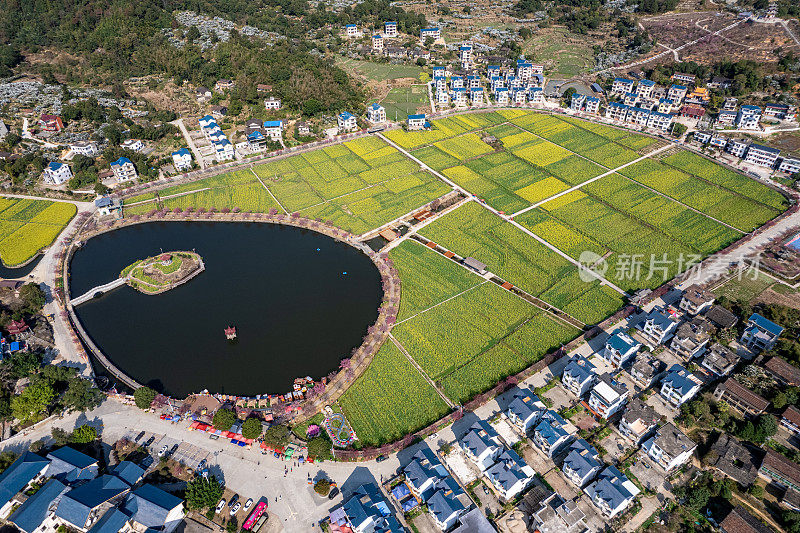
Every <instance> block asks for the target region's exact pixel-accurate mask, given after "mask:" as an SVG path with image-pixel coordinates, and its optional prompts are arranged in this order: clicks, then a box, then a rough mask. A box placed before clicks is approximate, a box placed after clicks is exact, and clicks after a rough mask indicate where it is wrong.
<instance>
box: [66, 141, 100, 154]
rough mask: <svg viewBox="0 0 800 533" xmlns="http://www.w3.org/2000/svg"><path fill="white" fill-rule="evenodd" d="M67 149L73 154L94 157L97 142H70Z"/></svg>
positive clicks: (96, 152)
mask: <svg viewBox="0 0 800 533" xmlns="http://www.w3.org/2000/svg"><path fill="white" fill-rule="evenodd" d="M69 149H70V150H72V153H73V154H75V155H83V156H86V157H94V156H96V155H97V154H98V150H97V143H95V142H94V141H76V142H74V143H70V145H69Z"/></svg>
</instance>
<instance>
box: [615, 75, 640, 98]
mask: <svg viewBox="0 0 800 533" xmlns="http://www.w3.org/2000/svg"><path fill="white" fill-rule="evenodd" d="M634 85H635V82H634V81H633V80H629V79H627V78H616V79H615V80H614V81H613V83H612V84H611V94H612V95H614V94H619V95H623V94H628V93H632V92H633V86H634Z"/></svg>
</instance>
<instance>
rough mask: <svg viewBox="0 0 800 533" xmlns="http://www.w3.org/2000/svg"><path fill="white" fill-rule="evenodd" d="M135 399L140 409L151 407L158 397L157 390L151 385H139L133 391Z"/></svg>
mask: <svg viewBox="0 0 800 533" xmlns="http://www.w3.org/2000/svg"><path fill="white" fill-rule="evenodd" d="M133 399H134V401H135V402H136V407H138V408H139V409H150V405H152V403H153V400H155V399H156V391H154V390H153V389H151V388H150V387H139V388H138V389H136V391H135V392H134V393H133Z"/></svg>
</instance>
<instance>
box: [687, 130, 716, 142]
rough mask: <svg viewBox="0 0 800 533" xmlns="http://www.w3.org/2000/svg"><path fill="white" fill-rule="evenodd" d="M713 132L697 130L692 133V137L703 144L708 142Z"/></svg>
mask: <svg viewBox="0 0 800 533" xmlns="http://www.w3.org/2000/svg"><path fill="white" fill-rule="evenodd" d="M711 135H712V133H711V132H710V131H699V130H698V131H695V132H694V133H692V139H693V140H694V141H695V142H699V143H701V144H708V142H709V141H710V140H711Z"/></svg>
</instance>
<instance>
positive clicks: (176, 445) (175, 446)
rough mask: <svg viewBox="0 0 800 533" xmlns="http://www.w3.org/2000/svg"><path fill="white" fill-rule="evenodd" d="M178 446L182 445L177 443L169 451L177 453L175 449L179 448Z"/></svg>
mask: <svg viewBox="0 0 800 533" xmlns="http://www.w3.org/2000/svg"><path fill="white" fill-rule="evenodd" d="M178 446H180V444H175V445H174V446H172V449H171V450H170V451H169V453H170V455H172V454H173V453H175V451H176V450H177V449H178Z"/></svg>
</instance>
